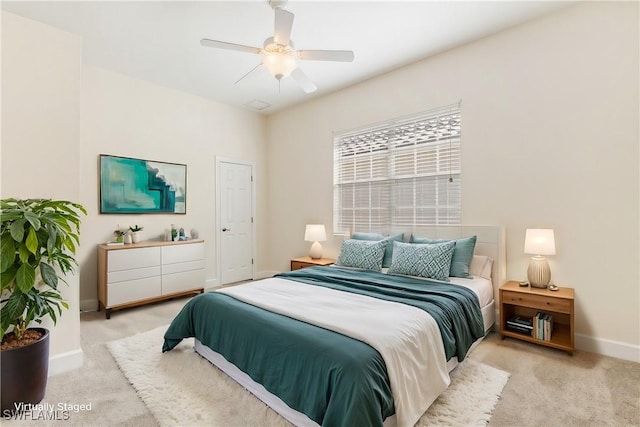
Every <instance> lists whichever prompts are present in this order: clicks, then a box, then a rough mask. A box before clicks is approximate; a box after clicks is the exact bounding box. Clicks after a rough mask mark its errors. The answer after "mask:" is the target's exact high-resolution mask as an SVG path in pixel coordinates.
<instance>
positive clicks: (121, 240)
mask: <svg viewBox="0 0 640 427" xmlns="http://www.w3.org/2000/svg"><path fill="white" fill-rule="evenodd" d="M126 234H127V230H120V229H119V228H118V229H116V230H115V231H114V232H113V235H114V236H115V237H116V243H124V236H125V235H126ZM129 243H131V242H129Z"/></svg>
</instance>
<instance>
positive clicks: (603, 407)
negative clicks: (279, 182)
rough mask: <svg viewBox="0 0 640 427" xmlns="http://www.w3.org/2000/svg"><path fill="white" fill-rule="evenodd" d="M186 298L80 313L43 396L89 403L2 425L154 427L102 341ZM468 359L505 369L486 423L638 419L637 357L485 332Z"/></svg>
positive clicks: (135, 329)
mask: <svg viewBox="0 0 640 427" xmlns="http://www.w3.org/2000/svg"><path fill="white" fill-rule="evenodd" d="M186 301H187V300H186V299H177V300H174V301H169V302H164V303H158V304H154V305H150V306H146V307H139V308H134V309H130V310H125V311H122V312H115V313H113V315H112V317H111V319H110V320H105V318H104V313H103V312H90V313H83V314H82V315H81V319H82V322H81V335H82V348H83V351H84V359H85V361H84V365H83V366H82V368H80V369H77V370H74V371H72V372H68V373H65V374H60V375H57V376H54V377H51V378H49V383H48V386H47V393H46V396H45V399H44V402H47V403H52V404H54V405H57V404H58V403H61V402H62V403H69V404H83V403H85V404H89V403H90V404H91V410H90V411H81V412H77V413H71V414H70V417H69V419H68V420H61V421H42V420H37V421H34V420H25V421H21V422H17V421H11V420H3V421H2V425H3V426H8V425H23V426H24V425H28V426H33V425H35V426H46V425H64V426H89V425H91V426H107V425H108V426H136V427H138V426H140V427H142V426H155V425H157V423H156V421H155V419H154V418H153V416H152V414H151V412H150V411H149V410H148V409H147V407H146V406H145V405H144V403H143V402H142V400H141V399H140V398H139V397H138V396H137V395H136V392H135V391H134V389H133V388H132V387H131V386H130V385H129V383H128V381H127V380H126V378H125V377H124V375H123V374H122V372H121V371H120V370H119V369H118V367H117V365H116V362H115V361H114V360H113V357H112V356H111V354H110V353H109V351H108V350H107V348H106V343H107V342H109V341H113V340H117V339H121V338H124V337H128V336H132V335H135V334H137V333H140V332H144V331H148V330H151V329H154V328H157V327H159V326H162V325H166V324H167V323H169V322H170V321H171V319H173V317H174V316H175V315H176V314H177V312H178V311H179V310H180V309H181V308H182V306H183V305H184V304H185V302H186ZM470 358H471V359H474V360H477V361H479V362H482V363H484V364H487V365H490V366H494V367H496V368H498V369H501V370H503V371H507V372H509V373H511V377H510V379H509V382H508V383H507V385H506V386H505V388H504V390H503V392H502V395H501V398H500V400H499V401H498V404H497V406H496V408H495V410H494V412H493V415H492V418H491V421H490V422H489V427H498V426H499V427H502V426H505V427H511V426H544V427H547V426H580V427H590V426H640V364H638V363H633V362H628V361H624V360H620V359H615V358H611V357H606V356H599V355H596V354H592V353H586V352H582V351H576V352H575V353H574V355H573V357H571V356H568V355H567V354H566V353H563V352H560V351H557V350H553V349H549V348H545V347H540V346H536V345H532V344H528V343H525V342H521V341H518V340H513V339H506V340H501V339H500V337H499V336H498V335H497V334H491V335H490V336H488V337H487V338H486V339H485V340H484V341H483V342H482V343H481V344H480V345H479V346H478V347H477V348H476V349H475V351H474V352H473V353H472V354H471V355H470Z"/></svg>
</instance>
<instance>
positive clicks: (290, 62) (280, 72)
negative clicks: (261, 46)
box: [262, 52, 298, 80]
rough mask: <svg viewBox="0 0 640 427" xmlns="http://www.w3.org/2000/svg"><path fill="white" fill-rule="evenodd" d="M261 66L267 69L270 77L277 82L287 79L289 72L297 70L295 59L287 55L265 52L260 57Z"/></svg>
mask: <svg viewBox="0 0 640 427" xmlns="http://www.w3.org/2000/svg"><path fill="white" fill-rule="evenodd" d="M262 64H263V65H264V66H265V67H267V70H269V72H270V73H271V75H272V76H273V77H275V78H276V79H278V80H281V79H283V78H285V77H289V75H290V74H291V72H292V71H293V70H295V69H296V68H298V63H297V61H296V58H295V57H294V56H292V55H289V54H287V53H268V52H265V54H264V56H263V57H262Z"/></svg>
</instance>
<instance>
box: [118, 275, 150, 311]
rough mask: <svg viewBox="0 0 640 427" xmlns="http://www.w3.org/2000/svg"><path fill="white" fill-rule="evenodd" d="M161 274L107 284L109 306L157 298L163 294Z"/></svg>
mask: <svg viewBox="0 0 640 427" xmlns="http://www.w3.org/2000/svg"><path fill="white" fill-rule="evenodd" d="M161 286H162V285H161V282H160V276H156V277H147V278H144V279H137V280H129V281H126V282H118V283H110V284H108V285H107V289H108V295H109V296H108V298H107V299H108V301H107V304H106V305H107V306H108V307H111V306H114V305H120V304H129V303H132V302H135V301H140V300H145V299H149V298H156V297H159V296H160V295H161V294H162V287H161Z"/></svg>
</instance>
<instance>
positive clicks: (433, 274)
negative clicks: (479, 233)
mask: <svg viewBox="0 0 640 427" xmlns="http://www.w3.org/2000/svg"><path fill="white" fill-rule="evenodd" d="M393 245H394V248H393V260H392V261H391V267H390V268H389V273H390V274H405V275H408V276H418V277H428V278H431V279H436V280H444V281H447V282H448V281H449V268H450V267H451V257H452V256H453V250H454V248H455V246H456V242H454V241H451V242H446V243H435V244H415V243H400V242H394V243H393Z"/></svg>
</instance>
